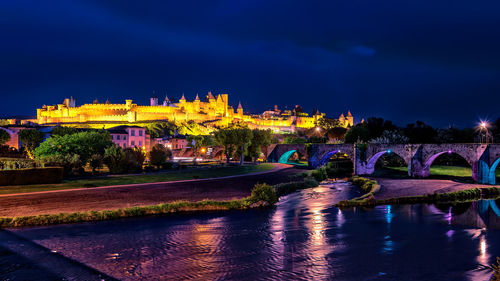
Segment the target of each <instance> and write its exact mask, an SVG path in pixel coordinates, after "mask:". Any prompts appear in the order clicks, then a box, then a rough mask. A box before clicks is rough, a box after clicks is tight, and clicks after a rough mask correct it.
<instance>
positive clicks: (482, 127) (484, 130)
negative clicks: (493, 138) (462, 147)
mask: <svg viewBox="0 0 500 281" xmlns="http://www.w3.org/2000/svg"><path fill="white" fill-rule="evenodd" d="M483 136H484V143H485V144H488V142H489V141H490V131H489V130H488V123H487V122H485V121H481V123H479V142H480V143H483Z"/></svg>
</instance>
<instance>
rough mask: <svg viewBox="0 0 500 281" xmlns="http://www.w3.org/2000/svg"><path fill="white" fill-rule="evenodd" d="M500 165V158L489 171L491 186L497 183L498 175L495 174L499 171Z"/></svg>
mask: <svg viewBox="0 0 500 281" xmlns="http://www.w3.org/2000/svg"><path fill="white" fill-rule="evenodd" d="M485 164H486V163H485ZM498 164H500V158H498V159H497V160H495V162H493V164H492V165H491V168H490V169H489V171H488V183H489V184H495V183H496V174H495V172H496V170H497V167H498Z"/></svg>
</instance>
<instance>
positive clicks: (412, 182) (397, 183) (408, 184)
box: [375, 178, 489, 199]
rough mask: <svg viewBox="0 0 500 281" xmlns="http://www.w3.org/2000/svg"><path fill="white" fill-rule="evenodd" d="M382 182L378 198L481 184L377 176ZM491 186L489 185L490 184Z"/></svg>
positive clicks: (446, 190) (379, 181)
mask: <svg viewBox="0 0 500 281" xmlns="http://www.w3.org/2000/svg"><path fill="white" fill-rule="evenodd" d="M376 180H377V182H378V183H379V184H380V186H381V188H380V191H379V192H378V193H377V194H375V198H376V199H388V198H394V197H404V196H415V195H424V194H431V193H445V192H453V191H458V190H464V189H471V188H475V187H479V186H483V185H480V184H468V183H459V182H454V181H451V180H434V179H384V178H376ZM488 186H489V185H488Z"/></svg>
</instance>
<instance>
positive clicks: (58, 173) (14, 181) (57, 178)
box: [0, 167, 63, 186]
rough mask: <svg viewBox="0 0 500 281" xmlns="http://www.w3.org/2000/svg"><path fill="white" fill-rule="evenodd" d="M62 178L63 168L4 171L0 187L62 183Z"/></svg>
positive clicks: (0, 173) (1, 172) (1, 173)
mask: <svg viewBox="0 0 500 281" xmlns="http://www.w3.org/2000/svg"><path fill="white" fill-rule="evenodd" d="M62 178H63V168H61V167H49V168H38V169H22V170H3V171H0V186H3V185H25V184H43V183H60V182H61V181H62Z"/></svg>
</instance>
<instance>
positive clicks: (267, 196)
mask: <svg viewBox="0 0 500 281" xmlns="http://www.w3.org/2000/svg"><path fill="white" fill-rule="evenodd" d="M250 201H251V202H252V203H255V202H259V201H264V202H267V203H269V205H274V204H276V202H278V195H277V194H276V191H275V190H274V188H273V187H272V186H270V185H268V184H265V183H258V184H256V185H255V186H254V188H253V189H252V194H251V195H250Z"/></svg>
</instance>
